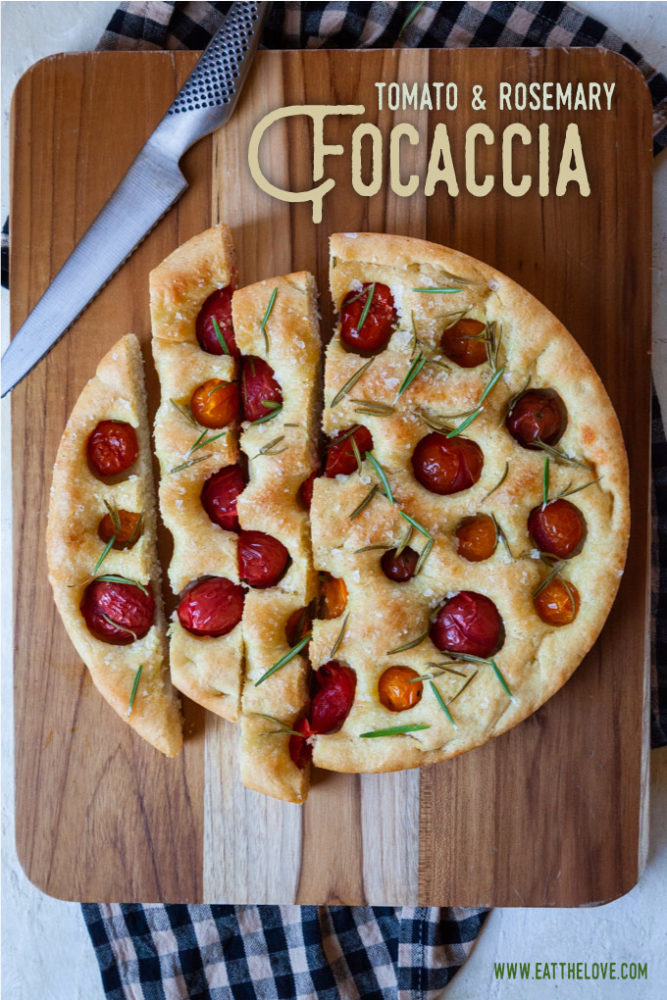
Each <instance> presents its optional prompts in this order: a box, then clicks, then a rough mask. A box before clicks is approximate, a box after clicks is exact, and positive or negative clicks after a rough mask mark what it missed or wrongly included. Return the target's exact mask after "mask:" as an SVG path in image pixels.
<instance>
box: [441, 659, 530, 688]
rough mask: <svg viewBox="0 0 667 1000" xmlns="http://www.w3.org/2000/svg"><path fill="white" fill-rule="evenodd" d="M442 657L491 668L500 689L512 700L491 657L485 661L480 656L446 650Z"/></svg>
mask: <svg viewBox="0 0 667 1000" xmlns="http://www.w3.org/2000/svg"><path fill="white" fill-rule="evenodd" d="M444 655H445V656H449V657H451V659H452V660H454V661H456V660H463V662H464V663H483V664H486V665H487V666H489V667H491V668H492V670H493V672H494V674H495V675H496V677H497V678H498V680H499V681H500V683H501V685H502V688H503V690H504V691H505V694H506V695H507V696H508V698H512V699H513V698H514V695H513V694H512V692H511V691H510V689H509V686H508V684H507V681H506V680H505V678H504V677H503V675H502V673H501V671H500V667H499V666H498V664H497V663H496V661H495V660H494V659H493V657H489V659H488V660H485V659H484V658H483V657H481V656H473V655H472V653H448V652H447V651H446V650H445V651H444ZM459 693H460V692H459Z"/></svg>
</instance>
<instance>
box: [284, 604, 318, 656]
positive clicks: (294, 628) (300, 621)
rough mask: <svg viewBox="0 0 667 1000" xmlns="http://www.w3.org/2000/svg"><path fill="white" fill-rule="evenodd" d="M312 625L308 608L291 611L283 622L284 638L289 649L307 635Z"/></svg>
mask: <svg viewBox="0 0 667 1000" xmlns="http://www.w3.org/2000/svg"><path fill="white" fill-rule="evenodd" d="M312 627H313V619H312V618H311V615H310V608H297V609H296V611H293V612H292V614H291V615H290V616H289V618H288V619H287V621H286V623H285V638H286V639H287V644H288V645H289V647H290V649H291V648H292V646H296V644H297V642H300V641H301V639H303V637H304V636H306V635H308V633H309V632H310V631H311V629H312Z"/></svg>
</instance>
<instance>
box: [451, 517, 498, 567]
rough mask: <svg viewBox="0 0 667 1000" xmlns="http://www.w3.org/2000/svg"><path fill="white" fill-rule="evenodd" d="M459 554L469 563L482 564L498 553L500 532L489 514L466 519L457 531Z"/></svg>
mask: <svg viewBox="0 0 667 1000" xmlns="http://www.w3.org/2000/svg"><path fill="white" fill-rule="evenodd" d="M456 538H457V542H458V553H459V555H460V556H461V558H462V559H467V560H468V562H482V561H483V560H484V559H489V558H490V557H491V556H492V555H493V553H494V552H495V551H496V545H497V544H498V532H497V531H496V524H495V521H494V520H493V518H492V517H491V516H490V515H489V514H475V515H474V517H464V518H463V520H462V521H461V523H460V524H459V526H458V528H457V529H456Z"/></svg>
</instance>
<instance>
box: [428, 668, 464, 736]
mask: <svg viewBox="0 0 667 1000" xmlns="http://www.w3.org/2000/svg"><path fill="white" fill-rule="evenodd" d="M428 683H429V687H430V688H431V691H432V692H433V694H434V695H435V700H436V701H437V703H438V705H439V706H440V708H441V709H442V710H443V712H444V713H445V715H446V716H447V718H448V720H449V721H450V722H451V724H452V725H453V726H454V729H458V726H457V725H456V723H455V722H454V719H453V718H452V713H451V712H450V711H449V709H448V708H447V705H446V704H445V699H444V698H443V697H442V695H441V694H440V692H439V691H438V689H437V687H436V686H435V684H434V683H433V681H431V680H429V682H428Z"/></svg>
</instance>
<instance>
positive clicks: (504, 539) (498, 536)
mask: <svg viewBox="0 0 667 1000" xmlns="http://www.w3.org/2000/svg"><path fill="white" fill-rule="evenodd" d="M491 520H492V521H493V524H494V527H495V529H496V544H497V539H500V541H501V542H502V543H503V545H504V546H505V548H506V549H507V554H508V556H509V557H510V559H514V553H513V552H512V550H511V548H510V543H509V542H508V541H507V535H506V534H505V532H504V531H503V529H502V528H501V527H500V525H499V523H498V520H497V518H496V515H495V514H493V513H492V514H491ZM494 551H495V549H494Z"/></svg>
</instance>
